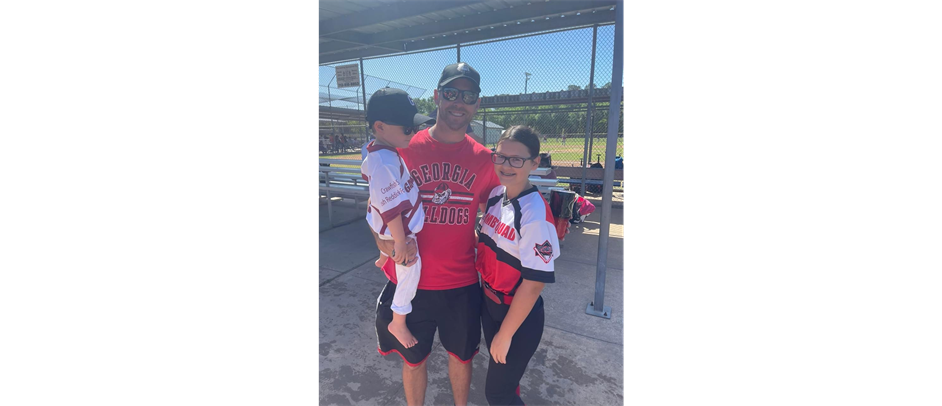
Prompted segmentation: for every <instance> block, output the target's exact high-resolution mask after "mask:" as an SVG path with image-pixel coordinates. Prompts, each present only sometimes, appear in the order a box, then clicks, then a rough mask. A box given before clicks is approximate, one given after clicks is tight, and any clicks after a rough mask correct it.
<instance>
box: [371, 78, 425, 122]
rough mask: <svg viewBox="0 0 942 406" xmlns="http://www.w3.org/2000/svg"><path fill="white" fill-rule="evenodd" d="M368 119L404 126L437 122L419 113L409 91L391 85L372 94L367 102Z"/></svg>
mask: <svg viewBox="0 0 942 406" xmlns="http://www.w3.org/2000/svg"><path fill="white" fill-rule="evenodd" d="M366 121H368V122H374V121H382V122H384V123H388V124H392V125H401V126H403V127H415V126H419V125H422V124H426V123H428V124H434V123H435V119H434V118H431V117H429V116H423V115H421V114H419V109H417V108H416V107H415V102H414V101H412V98H411V97H409V94H408V93H406V92H405V91H403V90H400V89H396V88H391V87H386V88H382V89H379V90H377V91H376V92H374V93H373V95H372V96H370V101H369V102H367V104H366Z"/></svg>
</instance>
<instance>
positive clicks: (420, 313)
mask: <svg viewBox="0 0 942 406" xmlns="http://www.w3.org/2000/svg"><path fill="white" fill-rule="evenodd" d="M395 292H396V284H394V283H392V281H390V282H387V283H386V287H384V288H383V292H382V293H380V294H379V298H378V299H377V300H376V341H377V346H378V350H379V353H380V354H382V355H388V354H389V353H390V352H393V351H395V352H397V353H399V356H401V357H402V358H403V359H404V360H405V361H406V363H407V364H409V365H411V366H417V365H420V364H422V362H424V361H425V359H426V358H428V355H429V354H430V353H431V352H432V340H433V339H434V337H435V330H436V329H437V330H438V339H439V340H441V342H442V346H443V347H445V350H446V351H448V353H449V354H451V355H452V356H454V357H455V358H457V359H458V360H459V361H461V362H463V363H468V362H471V359H472V358H474V355H475V354H477V353H478V348H479V345H480V343H481V300H482V297H483V296H484V294H483V292H481V286H480V285H478V284H477V283H475V284H473V285H468V286H465V287H462V288H455V289H446V290H423V289H418V290H416V291H415V297H414V298H413V299H412V313H409V314H408V315H406V326H407V327H409V331H411V332H412V335H413V336H415V339H416V340H418V341H419V343H418V344H416V345H414V346H412V348H405V347H403V346H402V344H400V343H399V340H397V339H396V337H395V336H394V335H392V333H390V332H389V329H388V328H387V326H388V325H389V323H390V322H391V321H392V310H390V308H389V305H390V304H392V298H393V294H395Z"/></svg>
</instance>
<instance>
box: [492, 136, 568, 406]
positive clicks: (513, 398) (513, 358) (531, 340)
mask: <svg viewBox="0 0 942 406" xmlns="http://www.w3.org/2000/svg"><path fill="white" fill-rule="evenodd" d="M491 161H492V162H493V163H494V170H495V172H497V177H498V178H499V179H500V183H501V185H500V186H497V187H496V188H494V189H493V190H492V191H491V193H490V195H489V198H488V200H487V203H486V205H485V211H484V216H483V217H482V219H481V223H480V224H479V225H478V237H479V242H478V254H477V255H478V256H477V260H476V268H477V270H478V272H479V273H480V274H481V279H482V281H483V283H482V284H483V287H484V289H483V292H484V300H483V305H482V308H481V325H482V326H483V330H484V340H485V341H486V343H487V346H488V349H489V351H490V354H491V359H490V361H489V364H488V368H487V378H486V384H485V389H484V392H485V396H486V398H487V402H488V403H489V404H491V405H523V404H524V403H523V400H522V399H521V398H520V379H521V378H522V377H523V373H524V372H525V371H526V368H527V364H528V363H529V362H530V358H532V357H533V354H534V353H535V352H536V349H537V347H538V346H539V344H540V339H541V338H542V336H543V298H542V297H541V296H540V293H541V292H542V291H543V287H544V285H545V284H546V283H553V282H554V281H555V278H554V274H553V271H554V268H553V266H554V261H555V259H556V258H558V257H559V240H558V238H557V235H556V228H555V223H554V221H553V215H552V212H551V211H550V208H549V205H547V203H546V200H544V199H543V196H542V195H540V192H539V190H537V188H536V187H535V186H533V185H532V184H530V181H529V174H530V171H532V170H533V169H536V168H537V167H538V166H539V164H540V139H539V134H537V132H536V131H535V130H533V129H531V128H529V127H526V126H514V127H511V128H510V129H508V130H507V131H506V132H505V133H504V134H503V135H502V136H501V138H500V139H499V140H498V142H497V148H496V150H495V151H494V152H493V153H492V154H491Z"/></svg>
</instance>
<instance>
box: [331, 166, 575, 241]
mask: <svg viewBox="0 0 942 406" xmlns="http://www.w3.org/2000/svg"><path fill="white" fill-rule="evenodd" d="M318 162H319V164H320V166H319V168H318V171H319V181H320V183H319V190H320V196H321V197H324V198H326V199H327V210H328V219H329V221H330V224H331V226H333V225H334V219H333V200H334V198H340V199H341V200H343V199H353V202H354V205H358V204H359V203H360V202H361V201H366V200H367V199H369V197H370V187H369V182H367V181H366V180H364V179H363V176H362V175H361V174H360V164H361V161H360V160H357V159H329V158H321V159H319V160H318ZM549 172H550V169H549V168H537V169H534V170H533V171H531V172H530V183H532V184H533V185H534V186H536V187H537V188H538V189H539V190H540V193H541V194H543V196H545V197H546V198H547V199H548V198H549V193H550V191H551V190H552V189H553V188H555V187H557V185H558V184H559V183H558V182H557V179H543V178H540V177H539V176H541V175H546V174H548V173H549Z"/></svg>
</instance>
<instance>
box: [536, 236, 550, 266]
mask: <svg viewBox="0 0 942 406" xmlns="http://www.w3.org/2000/svg"><path fill="white" fill-rule="evenodd" d="M533 251H534V252H536V256H538V257H540V259H542V260H543V262H545V263H547V264H548V263H549V262H550V260H551V259H553V246H552V245H550V242H549V240H546V241H543V243H542V244H534V246H533Z"/></svg>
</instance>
